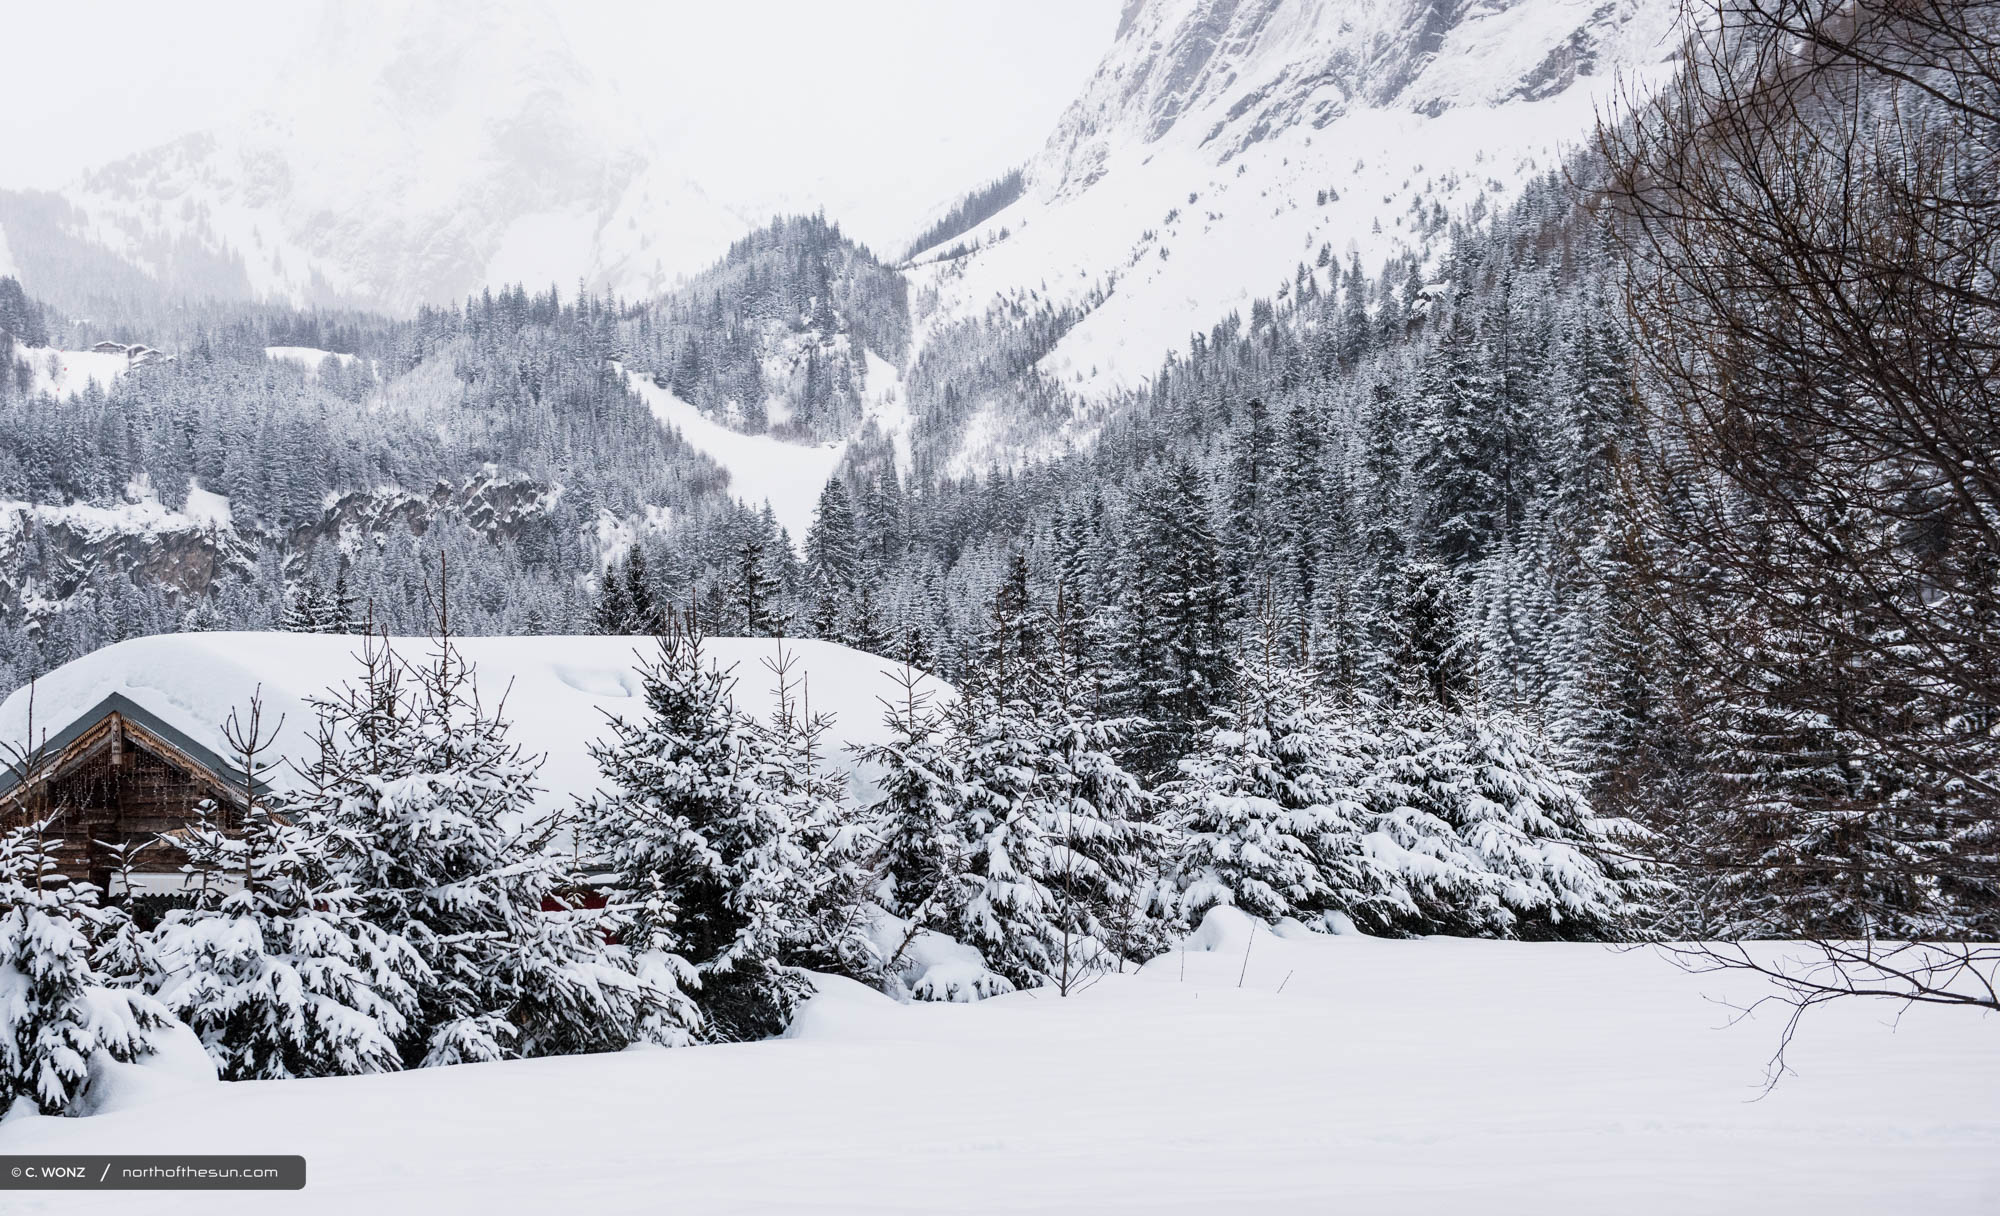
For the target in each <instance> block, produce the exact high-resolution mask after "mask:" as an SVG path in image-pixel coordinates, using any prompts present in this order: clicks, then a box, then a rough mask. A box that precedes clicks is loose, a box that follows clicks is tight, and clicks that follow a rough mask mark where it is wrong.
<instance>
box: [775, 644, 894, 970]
mask: <svg viewBox="0 0 2000 1216" xmlns="http://www.w3.org/2000/svg"><path fill="white" fill-rule="evenodd" d="M759 661H760V662H762V663H763V664H764V667H765V669H766V670H768V671H769V672H770V673H771V681H772V700H773V705H772V708H771V713H770V715H769V716H768V717H767V718H765V719H764V720H763V721H761V722H758V723H756V727H757V730H758V736H759V738H758V743H759V748H758V751H757V757H758V763H759V764H760V766H761V770H760V771H759V772H758V773H757V774H756V779H757V783H758V785H759V786H761V787H762V788H763V789H765V790H766V791H768V792H769V795H770V797H771V798H772V799H773V800H774V801H775V802H776V803H777V804H778V805H779V806H780V807H781V808H782V814H783V817H784V818H785V819H786V820H787V821H789V822H790V823H791V824H792V828H793V833H794V836H795V838H796V842H797V846H798V848H799V850H800V851H801V852H802V854H803V855H804V856H805V858H806V861H805V863H804V864H802V865H800V866H798V867H797V868H796V869H794V870H793V871H792V873H791V878H790V881H791V890H790V891H789V892H788V893H787V895H786V896H785V903H786V904H787V905H788V906H790V907H793V908H796V909H798V910H799V912H800V915H799V916H798V918H797V919H796V920H795V922H794V923H793V926H792V931H793V936H792V937H790V938H788V939H787V940H786V941H785V942H784V943H783V955H784V957H785V958H786V959H787V960H788V961H791V962H795V963H797V964H799V965H802V966H805V967H807V968H809V969H812V970H816V971H832V972H836V973H839V974H844V975H849V976H852V977H853V978H855V979H861V980H872V979H875V978H877V970H878V966H879V960H878V959H876V958H875V950H874V948H873V945H872V943H871V942H870V940H869V939H868V937H867V935H866V933H865V932H864V931H863V930H864V928H865V919H866V915H865V909H864V907H863V905H864V904H865V902H866V901H867V899H868V895H869V887H870V885H871V883H870V878H869V873H868V866H867V858H866V853H867V842H866V839H865V830H864V826H863V824H862V822H861V819H860V816H859V815H858V813H857V812H856V810H855V808H854V806H853V804H852V803H851V802H850V801H849V799H848V788H847V774H846V772H845V771H843V770H842V769H841V768H840V767H839V766H838V765H836V764H834V763H833V758H832V757H831V756H830V755H829V754H828V749H829V745H830V736H831V734H832V732H833V728H834V718H833V715H831V714H825V713H815V712H813V708H812V685H811V681H810V679H809V677H808V676H807V674H806V672H805V670H804V668H803V667H801V666H800V665H799V663H798V658H797V655H796V654H795V653H794V652H793V651H792V650H791V649H790V648H788V647H787V646H785V644H784V643H783V642H778V643H776V644H775V647H774V652H773V653H772V654H771V655H769V656H766V657H765V658H763V659H761V660H759Z"/></svg>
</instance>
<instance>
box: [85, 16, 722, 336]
mask: <svg viewBox="0 0 2000 1216" xmlns="http://www.w3.org/2000/svg"><path fill="white" fill-rule="evenodd" d="M493 12H494V10H490V9H489V8H488V7H487V6H483V5H478V4H474V3H472V2H471V0H448V2H446V3H442V4H436V5H424V6H420V7H419V8H417V9H414V10H412V9H408V8H406V7H404V6H401V5H389V4H385V3H382V2H381V0H370V2H367V3H362V4H356V5H345V4H343V5H336V6H331V7H330V8H329V9H328V12H327V15H326V17H325V19H324V20H323V21H322V23H321V24H320V26H319V27H318V29H317V30H316V32H315V34H314V35H313V36H312V38H310V39H309V40H308V41H307V44H306V46H305V47H304V48H302V51H301V53H300V54H299V56H298V61H297V62H298V66H297V68H296V70H294V71H289V72H287V73H286V76H285V80H284V84H283V86H282V87H281V88H280V89H278V90H277V91H276V92H274V93H273V94H272V95H271V96H270V97H269V98H268V99H267V100H266V102H265V104H264V105H263V106H261V107H260V108H258V109H257V110H256V111H254V112H253V113H251V114H250V115H249V116H247V117H246V118H244V119H242V120H240V121H238V122H235V123H231V124H229V125H227V126H225V127H222V128H220V129H217V130H213V131H208V132H202V133H198V134H196V135H192V136H188V137H185V138H183V139H179V140H176V141H173V142H172V143H169V144H167V145H164V146H162V147H159V148H155V149H152V150H150V151H147V152H143V153H140V154H138V155H136V156H131V157H127V158H125V159H124V160H121V161H118V162H115V163H113V164H110V165H107V166H104V167H102V168H100V169H98V170H95V171H92V172H91V173H88V174H86V175H85V176H84V177H83V179H82V180H81V181H80V182H79V183H78V186H77V187H76V189H75V190H74V191H72V192H71V201H72V202H73V203H74V204H76V206H77V207H78V208H79V209H80V212H81V214H82V215H83V216H84V217H85V218H84V220H83V221H82V222H81V223H79V224H78V225H76V228H77V229H78V232H79V235H82V234H85V233H87V234H88V236H89V238H90V239H92V240H94V241H96V242H97V243H101V244H104V245H107V246H109V247H110V248H111V249H112V250H113V251H115V252H117V253H119V254H121V255H122V256H124V257H125V258H126V259H128V260H129V261H131V262H132V263H134V264H136V265H137V266H138V267H139V268H140V269H141V270H143V271H145V272H147V273H148V274H150V275H151V276H152V277H153V278H155V279H156V280H158V281H160V282H161V283H162V284H164V285H166V286H168V287H169V288H176V287H178V288H186V287H187V286H188V285H187V284H185V283H178V282H176V281H175V280H176V267H177V265H179V264H180V261H181V260H182V255H181V252H180V251H181V250H182V249H183V248H184V247H185V246H187V245H189V244H193V245H196V246H199V247H201V248H202V249H204V250H206V251H207V252H208V253H209V254H210V255H212V257H213V258H219V259H221V260H223V261H228V262H240V263H241V276H242V283H241V285H240V289H241V291H242V292H243V293H245V294H250V295H253V296H257V297H263V298H274V299H280V300H288V301H291V302H295V303H307V302H324V303H353V304H361V305H366V306H372V307H378V308H382V309H385V310H388V311H391V312H398V313H406V312H408V311H410V310H412V309H414V308H415V307H417V306H418V305H420V304H436V303H448V302H451V301H453V300H456V299H460V298H463V297H464V296H465V295H466V294H468V293H471V292H474V291H477V290H478V289H479V288H481V287H482V286H486V285H488V284H493V283H500V282H508V281H526V282H530V283H536V284H543V283H548V282H551V281H555V282H561V283H564V284H565V285H567V284H569V283H572V282H574V281H575V280H576V279H577V278H578V277H582V278H583V279H584V280H585V281H586V282H587V283H588V284H589V285H591V286H592V287H593V288H599V289H603V290H608V291H613V292H618V293H620V294H624V295H631V296H637V295H647V294H652V293H654V292H657V291H659V290H662V289H664V288H665V287H668V286H670V285H671V284H672V283H674V282H675V281H677V280H678V279H679V278H680V277H681V276H682V275H684V274H686V273H688V272H691V271H693V270H696V269H698V268H700V267H702V266H705V265H707V264H708V263H709V262H711V261H713V260H714V259H715V258H716V257H718V256H719V255H720V254H721V253H722V252H723V250H724V249H726V248H727V247H728V244H729V242H730V241H731V240H733V239H735V238H736V237H738V236H740V235H741V234H742V233H743V232H744V231H745V228H746V226H745V225H744V224H743V222H742V221H741V220H739V219H738V218H737V217H736V216H735V215H733V214H731V213H730V212H729V211H728V210H727V209H726V208H724V207H722V206H721V205H720V204H718V203H716V202H714V201H713V200H712V199H710V198H709V197H708V196H707V195H706V194H704V193H703V192H702V191H701V189H700V188H699V187H697V186H695V185H694V184H693V183H691V182H688V181H685V180H683V179H681V178H679V177H678V176H677V175H675V174H673V173H671V172H670V171H668V170H666V169H664V168H663V167H662V166H663V165H664V164H665V158H664V157H662V156H661V155H660V154H659V151H658V149H657V148H656V147H655V146H654V145H653V143H652V141H651V139H650V138H649V137H648V135H647V134H646V132H645V131H644V129H643V128H642V127H641V125H640V124H639V122H638V120H637V119H636V118H635V117H634V113H635V111H634V107H632V106H630V105H627V104H625V103H624V102H623V100H622V99H621V98H620V97H619V95H618V93H617V91H616V89H615V87H614V86H613V85H612V84H611V82H610V81H608V80H607V79H605V78H604V77H603V76H602V75H601V74H599V73H597V72H596V71H594V70H593V69H592V68H591V67H590V65H589V64H588V62H587V61H586V60H585V59H584V58H583V57H581V56H579V55H578V54H576V53H575V51H574V49H573V47H572V46H571V45H570V42H569V40H568V38H567V37H566V35H565V33H564V30H563V27H562V23H561V21H560V20H559V19H558V18H557V16H556V14H555V13H554V11H553V10H552V9H550V8H548V7H547V6H546V5H540V4H531V5H525V6H510V7H508V8H507V9H505V10H504V13H503V15H502V16H501V17H498V18H496V17H495V16H494V15H493ZM203 286H204V287H212V286H213V285H212V284H203Z"/></svg>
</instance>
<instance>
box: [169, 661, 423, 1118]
mask: <svg viewBox="0 0 2000 1216" xmlns="http://www.w3.org/2000/svg"><path fill="white" fill-rule="evenodd" d="M280 725H282V723H280ZM276 729H277V727H273V728H272V733H274V732H275V731H276ZM225 734H226V735H227V736H228V737H229V738H230V740H231V741H232V745H233V746H234V747H235V748H236V751H237V759H238V768H239V770H240V771H242V772H245V773H248V772H250V771H251V769H252V766H253V765H254V764H255V757H256V753H257V752H259V751H261V750H263V749H264V746H265V744H267V743H268V742H269V734H268V733H267V732H266V731H265V729H264V726H263V706H262V703H261V700H260V698H258V697H256V696H253V697H252V699H251V702H250V704H249V706H248V711H247V714H245V715H243V716H242V717H240V718H239V716H238V715H237V714H235V713H234V712H232V713H231V715H230V720H229V723H228V725H227V726H226V727H225ZM246 794H247V796H246V804H247V805H246V807H245V811H244V827H243V831H242V833H241V835H240V836H236V837H232V836H227V835H224V834H222V833H220V832H218V831H214V830H202V829H199V828H198V829H197V830H196V831H193V832H187V833H181V834H177V835H176V837H175V843H177V844H179V845H181V846H182V847H183V848H184V849H186V850H187V852H188V855H189V864H190V866H191V867H193V868H195V869H197V870H199V871H200V872H201V873H203V874H204V875H208V874H215V873H223V872H227V873H230V874H232V875H233V876H235V877H236V878H238V879H240V880H241V883H242V885H241V887H240V888H239V889H237V890H235V891H232V892H229V893H227V894H226V895H224V894H220V893H217V894H218V895H219V899H215V898H211V899H202V900H198V901H197V902H196V903H195V906H193V907H191V908H177V909H174V910H173V911H170V912H169V913H168V914H167V916H166V917H165V919H163V920H162V921H161V922H160V924H159V926H158V927H157V928H156V929H155V930H154V932H153V934H152V935H151V939H150V943H149V944H150V954H151V961H152V965H153V971H154V973H153V974H152V975H151V976H150V977H149V979H150V980H151V982H152V984H153V985H154V987H155V990H156V995H157V996H158V998H159V1001H160V1003H161V1004H162V1005H164V1006H166V1007H167V1009H169V1010H170V1011H171V1012H172V1013H173V1014H174V1015H175V1016H176V1017H178V1018H180V1020H181V1021H182V1022H184V1023H186V1024H187V1025H188V1027H189V1028H191V1029H192V1030H193V1031H194V1032H195V1035H196V1036H197V1037H198V1038H200V1039H201V1042H202V1045H203V1047H205V1048H206V1049H207V1050H208V1054H209V1056H210V1057H211V1058H212V1059H214V1061H215V1064H216V1071H217V1073H218V1074H219V1075H220V1076H221V1077H222V1078H223V1079H224V1080H228V1081H248V1080H266V1079H278V1078H285V1077H322V1076H338V1075H345V1074H351V1073H369V1072H387V1071H392V1070H394V1069H398V1068H401V1067H402V1059H401V1057H400V1055H399V1054H398V1052H397V1048H396V1043H397V1040H398V1038H399V1037H401V1036H402V1035H403V1034H404V1033H405V1031H406V1030H407V1028H408V1025H409V1020H410V1018H411V1017H412V1016H414V1014H415V1013H416V984H417V983H419V982H422V981H423V980H424V979H426V978H428V974H427V971H426V969H425V966H424V963H423V960H422V959H420V958H419V957H418V956H417V953H416V951H415V950H414V949H412V948H411V946H410V943H409V942H408V941H406V940H404V939H403V938H401V937H398V936H396V935H394V934H392V933H389V932H387V931H385V930H383V929H382V928H381V927H379V926H377V925H375V924H372V923H370V922H369V921H368V920H366V919H365V918H364V917H363V916H362V913H361V901H360V900H359V899H358V898H357V896H356V895H355V893H354V892H353V891H351V890H349V889H346V888H344V887H341V886H338V885H336V884H335V883H334V882H333V881H332V880H331V879H330V878H329V877H328V875H327V871H326V865H325V857H324V855H323V847H324V844H325V840H326V833H325V826H324V822H323V820H322V819H321V817H320V815H319V814H318V812H317V811H316V809H315V808H314V806H313V804H312V801H311V799H310V798H309V797H301V798H287V799H280V800H278V801H277V803H276V805H272V804H271V803H270V802H269V801H267V799H266V798H264V797H263V796H262V791H261V790H260V788H259V784H258V783H255V782H247V783H246Z"/></svg>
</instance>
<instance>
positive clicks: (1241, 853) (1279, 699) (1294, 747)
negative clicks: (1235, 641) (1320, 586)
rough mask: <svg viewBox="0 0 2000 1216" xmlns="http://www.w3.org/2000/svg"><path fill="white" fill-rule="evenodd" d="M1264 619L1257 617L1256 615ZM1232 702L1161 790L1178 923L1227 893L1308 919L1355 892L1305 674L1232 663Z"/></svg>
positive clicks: (1256, 907)
mask: <svg viewBox="0 0 2000 1216" xmlns="http://www.w3.org/2000/svg"><path fill="white" fill-rule="evenodd" d="M1267 621H1268V617H1267ZM1238 679H1239V684H1238V701H1237V704H1236V705H1235V706H1234V707H1232V708H1231V709H1229V710H1228V711H1225V713H1224V714H1223V715H1221V720H1220V721H1219V722H1218V723H1217V725H1215V726H1214V727H1213V728H1212V729H1211V730H1210V732H1209V735H1208V739H1207V743H1206V746H1205V747H1204V748H1203V749H1202V750H1201V751H1199V752H1197V753H1196V754H1194V755H1192V756H1189V757H1187V758H1186V759H1184V760H1182V761H1181V776H1180V777H1179V779H1177V780H1175V781H1173V782H1171V783H1169V784H1168V785H1167V786H1166V787H1165V789H1164V790H1163V794H1164V796H1165V798H1166V801H1167V805H1168V808H1169V816H1170V822H1171V824H1172V826H1173V827H1174V829H1175V831H1176V834H1177V836H1178V846H1179V847H1178V855H1177V856H1176V858H1175V859H1174V861H1175V885H1176V887H1177V888H1178V891H1179V894H1178V897H1177V905H1176V910H1177V912H1178V914H1179V916H1180V918H1181V919H1182V920H1183V921H1184V922H1185V923H1188V924H1195V923H1199V921H1200V920H1201V917H1202V915H1203V914H1204V913H1206V912H1207V911H1208V909H1210V908H1212V907H1214V906H1216V905H1217V904H1229V905H1232V906H1234V907H1238V908H1241V909H1243V910H1244V911H1245V912H1248V913H1250V914H1251V915H1253V916H1259V917H1263V918H1264V919H1266V920H1273V921H1275V920H1278V919H1279V918H1281V917H1287V916H1290V917H1296V918H1298V919H1300V920H1313V919H1316V918H1317V917H1319V916H1320V914H1322V913H1324V912H1326V911H1329V910H1333V909H1334V908H1335V907H1336V904H1337V903H1340V902H1357V901H1358V900H1359V899H1360V898H1361V890H1360V888H1361V885H1362V884H1361V882H1360V880H1359V878H1358V870H1357V869H1356V868H1355V867H1354V866H1353V864H1352V860H1351V859H1352V858H1353V857H1354V855H1355V853H1356V847H1355V843H1354V842H1355V838H1356V837H1357V836H1358V832H1357V831H1356V829H1355V826H1354V825H1353V824H1352V823H1351V822H1350V820H1349V818H1348V817H1347V816H1346V815H1344V814H1343V811H1346V810H1348V809H1350V808H1351V804H1350V803H1347V802H1344V801H1343V802H1340V803H1338V804H1336V803H1335V802H1333V801H1332V800H1331V790H1330V789H1329V787H1328V783H1327V781H1326V773H1325V771H1324V768H1323V759H1324V757H1323V753H1324V751H1325V749H1326V747H1327V744H1328V738H1327V728H1326V723H1325V722H1324V720H1323V716H1322V714H1321V713H1320V711H1319V707H1318V705H1317V697H1316V694H1315V691H1314V689H1313V688H1312V686H1311V681H1310V680H1309V678H1308V677H1307V676H1306V675H1305V674H1304V673H1302V672H1299V671H1297V670H1295V669H1291V668H1289V667H1286V666H1284V665H1282V664H1280V663H1278V662H1276V661H1274V658H1273V655H1272V650H1271V647H1270V646H1268V645H1267V646H1266V648H1265V650H1264V653H1263V655H1262V657H1261V659H1260V660H1259V661H1258V662H1256V663H1254V664H1248V665H1243V666H1240V667H1239V675H1238Z"/></svg>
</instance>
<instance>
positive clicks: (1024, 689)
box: [949, 554, 1062, 987]
mask: <svg viewBox="0 0 2000 1216" xmlns="http://www.w3.org/2000/svg"><path fill="white" fill-rule="evenodd" d="M981 650H982V660H983V661H982V663H981V665H980V667H979V669H978V670H977V671H976V672H975V673H973V674H974V676H975V678H974V679H972V680H971V681H969V687H968V688H967V690H966V695H965V696H964V697H963V698H962V699H961V701H960V703H959V706H958V707H957V708H958V712H957V713H956V715H955V718H956V720H957V721H958V722H959V724H960V726H959V730H958V738H959V742H960V745H961V746H962V748H963V767H962V771H963V773H964V778H965V787H964V800H963V803H962V805H961V808H960V814H959V816H958V838H959V848H960V851H961V856H962V857H963V859H964V867H963V869H962V871H961V873H960V884H961V892H960V894H959V896H958V897H957V898H956V899H955V900H954V901H953V911H954V913H955V916H954V919H953V921H952V922H951V924H950V929H949V932H950V935H951V936H953V937H956V938H958V939H959V940H960V941H963V942H965V943H967V944H968V945H971V946H973V947H975V948H976V949H978V950H979V951H980V953H981V954H983V955H984V956H985V958H986V963H987V965H988V966H989V967H991V968H993V970H995V971H997V972H999V973H1000V974H1001V975H1004V976H1006V977H1007V979H1008V980H1009V981H1010V982H1012V983H1013V984H1015V985H1016V986H1019V987H1037V986H1040V985H1041V984H1043V983H1045V982H1047V981H1048V978H1049V977H1050V976H1051V975H1052V974H1053V973H1054V972H1055V971H1056V970H1057V968H1058V967H1059V965H1060V963H1061V960H1062V930H1061V927H1060V923H1059V914H1058V912H1057V900H1056V896H1055V894H1054V893H1053V892H1052V891H1051V890H1050V889H1049V886H1048V883H1047V879H1048V877H1049V875H1050V873H1051V866H1052V861H1053V849H1054V844H1053V842H1052V841H1051V840H1050V838H1049V835H1048V832H1049V827H1050V820H1051V813H1050V812H1051V808H1050V806H1049V803H1048V797H1049V793H1050V790H1049V788H1048V773H1047V757H1046V755H1045V754H1044V745H1045V726H1046V720H1045V716H1044V713H1043V712H1042V710H1043V707H1045V706H1046V705H1047V703H1048V700H1049V696H1050V692H1051V689H1050V687H1049V684H1048V680H1047V672H1046V670H1045V669H1044V666H1043V659H1044V658H1045V655H1046V635H1045V630H1044V628H1043V619H1042V614H1041V613H1040V612H1039V611H1038V610H1037V608H1036V606H1035V604H1034V602H1033V597H1032V595H1031V594H1030V591H1029V586H1028V567H1027V562H1026V559H1025V558H1024V557H1022V556H1021V555H1019V554H1016V555H1014V557H1013V558H1011V559H1010V560H1009V562H1008V573H1007V575H1006V577H1004V578H1003V579H1002V580H1001V583H1000V585H999V587H998V588H997V589H996V591H995V593H994V597H993V603H992V609H991V612H990V615H989V624H988V628H987V630H986V635H985V641H984V644H983V646H982V648H981Z"/></svg>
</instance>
